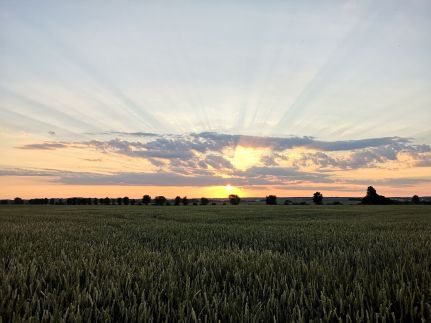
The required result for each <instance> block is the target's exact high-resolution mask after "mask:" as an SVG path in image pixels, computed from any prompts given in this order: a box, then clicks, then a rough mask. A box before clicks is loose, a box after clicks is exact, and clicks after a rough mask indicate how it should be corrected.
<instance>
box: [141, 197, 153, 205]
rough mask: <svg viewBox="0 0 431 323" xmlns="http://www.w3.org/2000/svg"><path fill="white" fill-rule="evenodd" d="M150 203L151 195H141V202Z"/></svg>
mask: <svg viewBox="0 0 431 323" xmlns="http://www.w3.org/2000/svg"><path fill="white" fill-rule="evenodd" d="M150 203H151V196H149V195H144V196H143V197H142V204H145V205H148V204H150Z"/></svg>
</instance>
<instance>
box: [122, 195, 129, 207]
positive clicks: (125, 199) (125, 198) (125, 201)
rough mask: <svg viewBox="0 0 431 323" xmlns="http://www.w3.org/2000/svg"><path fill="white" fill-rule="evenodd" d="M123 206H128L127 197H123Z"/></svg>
mask: <svg viewBox="0 0 431 323" xmlns="http://www.w3.org/2000/svg"><path fill="white" fill-rule="evenodd" d="M123 204H124V205H129V204H130V199H129V197H128V196H125V197H123Z"/></svg>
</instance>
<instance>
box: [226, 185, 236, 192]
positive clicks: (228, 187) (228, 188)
mask: <svg viewBox="0 0 431 323" xmlns="http://www.w3.org/2000/svg"><path fill="white" fill-rule="evenodd" d="M225 189H226V192H227V193H228V194H232V192H233V191H234V187H233V186H232V185H230V184H227V185H226V186H225Z"/></svg>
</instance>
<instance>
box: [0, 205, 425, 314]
mask: <svg viewBox="0 0 431 323" xmlns="http://www.w3.org/2000/svg"><path fill="white" fill-rule="evenodd" d="M0 255H1V258H0V322H1V321H2V322H21V321H29V322H51V321H52V322H61V321H64V322H80V321H90V322H101V321H103V322H105V321H108V322H109V321H111V322H115V321H124V322H126V321H131V322H137V321H154V322H161V321H175V322H176V321H182V322H186V321H187V322H188V321H202V322H205V321H209V322H212V321H221V322H239V321H261V322H269V321H277V322H286V321H302V322H308V321H320V320H322V321H324V322H325V321H326V322H329V321H339V320H341V321H344V322H360V321H364V322H368V321H400V320H401V321H419V322H420V321H423V322H425V321H430V320H431V207H430V206H264V205H262V206H247V205H240V206H188V207H183V206H180V207H174V206H170V207H169V206H165V207H155V206H2V207H0Z"/></svg>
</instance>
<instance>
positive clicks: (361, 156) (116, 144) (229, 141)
mask: <svg viewBox="0 0 431 323" xmlns="http://www.w3.org/2000/svg"><path fill="white" fill-rule="evenodd" d="M105 133H109V134H128V135H134V136H137V137H140V140H134V141H131V140H124V139H120V138H115V139H111V140H89V141H81V142H61V141H58V142H57V141H49V142H44V143H34V144H27V145H24V146H21V147H19V148H21V149H27V150H29V149H35V150H53V149H62V148H68V147H69V148H70V147H74V148H81V149H88V148H91V149H95V150H97V151H100V152H102V153H106V154H110V153H115V154H120V155H125V156H128V157H132V158H143V159H147V160H148V161H149V162H150V163H151V164H153V165H154V166H156V167H165V168H166V167H168V168H169V169H170V170H171V171H174V170H175V171H179V172H180V173H181V174H191V173H193V172H197V171H201V170H202V169H210V168H211V169H213V170H224V171H234V170H235V168H234V166H233V165H232V163H231V161H230V160H229V158H226V156H225V154H226V150H227V149H231V150H234V149H235V147H237V146H242V147H248V148H256V149H260V148H265V149H267V150H269V153H266V154H265V155H263V156H261V158H260V162H261V165H262V166H267V167H278V166H280V165H281V164H282V165H284V166H285V165H286V162H288V164H289V165H290V166H292V167H294V168H301V167H309V166H313V167H314V168H316V169H320V170H321V171H328V170H336V169H359V168H370V167H378V166H379V165H384V164H385V163H386V162H398V161H399V160H401V159H400V156H401V155H404V156H407V157H408V159H409V160H410V164H411V165H410V166H417V167H428V166H430V165H431V147H430V146H429V145H414V144H412V143H411V139H408V138H401V137H382V138H369V139H360V140H344V141H321V140H316V139H314V138H313V137H307V136H304V137H287V138H281V137H265V136H245V135H230V134H222V133H216V132H202V133H192V134H177V135H172V134H166V135H156V134H153V133H144V132H132V133H125V132H118V131H109V132H105ZM296 148H305V149H306V150H299V151H300V152H299V153H295V156H294V157H289V150H293V151H295V149H296ZM254 166H260V165H254Z"/></svg>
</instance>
